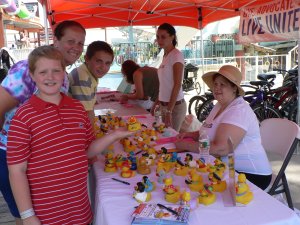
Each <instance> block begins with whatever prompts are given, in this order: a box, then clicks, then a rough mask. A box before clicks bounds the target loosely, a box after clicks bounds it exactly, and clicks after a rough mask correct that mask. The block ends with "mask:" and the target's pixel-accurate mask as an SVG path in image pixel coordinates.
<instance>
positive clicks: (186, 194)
mask: <svg viewBox="0 0 300 225" xmlns="http://www.w3.org/2000/svg"><path fill="white" fill-rule="evenodd" d="M190 200H191V193H190V192H189V191H186V190H184V192H183V193H182V195H181V203H182V204H183V205H188V204H189V202H190Z"/></svg>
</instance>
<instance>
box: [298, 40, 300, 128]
mask: <svg viewBox="0 0 300 225" xmlns="http://www.w3.org/2000/svg"><path fill="white" fill-rule="evenodd" d="M299 62H300V37H298V62H297V65H298V87H300V86H299V85H300V79H299V75H300V67H299ZM299 109H300V89H299V88H298V110H297V123H298V125H300V110H299Z"/></svg>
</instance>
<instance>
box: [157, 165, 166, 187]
mask: <svg viewBox="0 0 300 225" xmlns="http://www.w3.org/2000/svg"><path fill="white" fill-rule="evenodd" d="M156 176H157V182H158V183H160V184H163V183H164V179H165V178H166V177H167V173H166V171H165V170H164V168H163V167H162V166H157V167H156Z"/></svg>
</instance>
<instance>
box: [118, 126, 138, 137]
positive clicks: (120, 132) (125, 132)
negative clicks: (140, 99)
mask: <svg viewBox="0 0 300 225" xmlns="http://www.w3.org/2000/svg"><path fill="white" fill-rule="evenodd" d="M113 133H114V135H116V138H117V139H118V140H119V139H122V138H126V137H130V136H132V135H134V134H135V133H136V132H133V131H128V130H127V128H125V127H122V128H119V129H117V130H115V131H114V132H113Z"/></svg>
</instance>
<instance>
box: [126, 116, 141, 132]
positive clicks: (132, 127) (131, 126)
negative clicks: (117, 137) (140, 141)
mask: <svg viewBox="0 0 300 225" xmlns="http://www.w3.org/2000/svg"><path fill="white" fill-rule="evenodd" d="M141 128H142V127H141V123H140V122H138V121H137V119H136V118H135V117H134V116H131V117H130V118H129V119H128V122H127V129H128V130H129V131H137V130H140V129H141Z"/></svg>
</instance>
